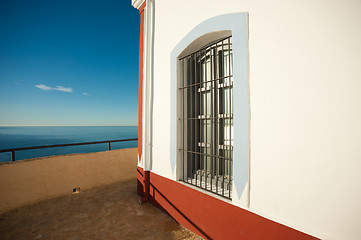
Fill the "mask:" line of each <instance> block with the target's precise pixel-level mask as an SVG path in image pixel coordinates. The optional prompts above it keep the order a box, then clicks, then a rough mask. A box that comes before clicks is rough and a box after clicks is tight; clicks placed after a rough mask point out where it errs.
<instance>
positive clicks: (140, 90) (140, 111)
mask: <svg viewBox="0 0 361 240" xmlns="http://www.w3.org/2000/svg"><path fill="white" fill-rule="evenodd" d="M144 7H145V3H144V4H143V5H142V7H141V8H140V9H139V14H140V36H139V82H138V84H139V86H138V156H139V161H140V159H141V157H142V143H143V138H142V136H143V125H142V122H143V120H142V119H143V54H144V53H143V51H144Z"/></svg>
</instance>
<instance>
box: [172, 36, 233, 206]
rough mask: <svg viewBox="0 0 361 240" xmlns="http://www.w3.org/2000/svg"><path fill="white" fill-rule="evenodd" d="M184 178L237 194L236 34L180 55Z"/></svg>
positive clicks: (217, 191) (216, 190)
mask: <svg viewBox="0 0 361 240" xmlns="http://www.w3.org/2000/svg"><path fill="white" fill-rule="evenodd" d="M179 64H180V65H179V66H180V79H179V84H178V86H179V87H178V99H179V100H180V105H179V106H180V109H179V110H178V114H179V122H178V126H179V129H180V131H179V134H180V136H179V137H178V146H179V151H180V154H179V155H178V156H179V158H180V161H181V166H182V168H183V169H182V170H183V171H182V172H183V174H182V177H181V179H180V180H181V181H183V182H185V183H188V184H191V185H194V186H196V187H199V188H202V189H204V190H206V191H209V192H212V193H214V194H217V195H220V196H222V197H225V198H228V199H231V197H232V181H233V175H232V172H233V169H232V167H233V100H232V99H233V97H232V93H233V69H232V66H233V62H232V37H231V36H230V37H227V38H224V39H221V40H219V41H217V42H214V43H212V44H210V45H207V46H206V47H204V48H202V49H200V50H198V51H197V52H194V53H192V54H190V55H187V56H185V57H183V58H181V59H179Z"/></svg>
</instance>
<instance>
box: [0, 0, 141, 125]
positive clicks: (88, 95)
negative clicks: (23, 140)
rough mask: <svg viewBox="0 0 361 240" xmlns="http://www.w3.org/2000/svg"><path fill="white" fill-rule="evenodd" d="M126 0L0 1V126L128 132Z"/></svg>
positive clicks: (131, 57)
mask: <svg viewBox="0 0 361 240" xmlns="http://www.w3.org/2000/svg"><path fill="white" fill-rule="evenodd" d="M130 2H131V1H130V0H106V1H101V0H98V1H95V0H76V1H74V0H62V1H60V0H51V1H49V0H33V1H29V0H23V1H20V0H1V1H0V36H1V37H0V126H6V125H20V126H21V125H36V126H44V125H47V126H49V125H51V126H59V125H66V126H78V125H85V126H99V125H100V126H129V125H132V126H135V125H137V104H138V90H137V89H138V51H139V13H138V11H137V10H136V9H134V8H133V7H132V6H131V3H130Z"/></svg>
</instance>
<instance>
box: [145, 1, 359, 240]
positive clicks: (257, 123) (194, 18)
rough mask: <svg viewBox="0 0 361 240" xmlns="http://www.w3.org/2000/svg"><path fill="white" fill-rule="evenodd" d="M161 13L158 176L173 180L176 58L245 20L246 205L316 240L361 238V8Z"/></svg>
mask: <svg viewBox="0 0 361 240" xmlns="http://www.w3.org/2000/svg"><path fill="white" fill-rule="evenodd" d="M154 6H155V28H154V31H155V32H154V76H153V79H154V85H153V94H154V95H153V100H154V102H153V131H152V132H153V149H152V172H154V173H156V174H158V175H160V176H163V177H166V178H169V179H173V180H176V172H175V170H174V166H172V161H171V158H176V156H175V155H174V154H173V155H172V150H171V148H170V142H171V141H172V131H171V128H172V126H171V119H170V118H171V111H172V110H171V109H172V106H171V103H170V101H168V100H169V99H170V97H171V94H172V93H171V92H170V89H171V81H170V78H171V65H170V64H171V61H170V60H171V59H170V58H171V52H172V51H173V50H174V48H175V47H176V46H177V44H178V43H179V42H180V41H182V38H183V37H184V36H186V35H187V34H188V33H189V32H191V31H192V29H194V28H195V27H196V26H197V25H198V24H200V23H201V22H203V21H206V20H207V19H210V18H212V17H214V16H219V15H222V14H229V13H237V12H247V13H248V16H249V23H248V24H249V25H248V29H249V42H248V44H249V96H250V130H249V131H250V133H249V134H250V135H249V139H250V142H249V151H250V152H249V162H250V164H249V172H250V181H249V187H250V195H249V201H250V202H249V208H248V207H246V206H242V207H244V208H246V209H248V210H250V211H252V212H255V213H257V214H260V215H262V216H264V217H267V218H269V219H272V220H274V221H277V222H280V223H282V224H285V225H287V226H290V227H293V228H295V229H298V230H300V231H303V232H306V233H309V234H311V235H314V236H317V237H321V238H326V239H358V238H361V229H360V228H359V227H358V225H359V223H360V222H361V207H360V206H359V204H358V203H359V202H360V198H361V184H360V183H361V174H359V169H361V161H360V159H361V124H360V122H361V94H360V90H361V67H360V66H361V45H360V43H361V30H360V29H361V14H360V13H361V2H360V1H358V0H354V1H351V0H347V1H335V0H334V1H321V0H317V1H311V0H305V1H295V0H293V1H281V0H272V1H257V0H253V1H242V0H224V1H216V0H199V1H192V0H182V1H169V0H168V1H166V0H156V1H155V2H154ZM235 84H236V83H235ZM234 107H235V108H236V107H237V103H235V105H234ZM235 147H236V146H235ZM173 160H174V159H173ZM236 174H237V173H236V172H235V173H234V175H236ZM236 204H237V203H236Z"/></svg>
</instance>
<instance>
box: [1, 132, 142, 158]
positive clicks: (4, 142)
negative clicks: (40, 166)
mask: <svg viewBox="0 0 361 240" xmlns="http://www.w3.org/2000/svg"><path fill="white" fill-rule="evenodd" d="M134 138H138V127H137V126H0V149H9V148H20V147H33V146H43V145H54V144H69V143H81V142H95V141H107V140H119V139H134ZM137 146H138V142H137V141H130V142H119V143H112V144H111V149H113V150H115V149H123V148H132V147H137ZM107 150H108V144H107V143H104V144H94V145H82V146H69V147H55V148H44V149H33V150H23V151H16V152H15V159H16V160H23V159H30V158H37V157H45V156H52V155H63V154H73V153H91V152H101V151H107ZM10 160H11V153H10V152H8V153H0V162H5V161H10Z"/></svg>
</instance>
